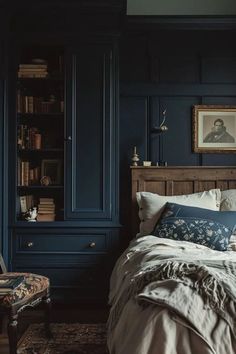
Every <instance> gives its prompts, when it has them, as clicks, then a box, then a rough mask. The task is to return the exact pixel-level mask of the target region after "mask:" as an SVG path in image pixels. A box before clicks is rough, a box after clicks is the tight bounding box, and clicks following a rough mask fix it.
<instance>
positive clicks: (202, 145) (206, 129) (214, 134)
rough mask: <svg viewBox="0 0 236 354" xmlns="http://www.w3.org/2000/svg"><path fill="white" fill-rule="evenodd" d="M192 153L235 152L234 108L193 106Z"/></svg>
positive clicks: (235, 122) (235, 115) (235, 126)
mask: <svg viewBox="0 0 236 354" xmlns="http://www.w3.org/2000/svg"><path fill="white" fill-rule="evenodd" d="M192 119H193V151H194V152H203V153H204V152H205V153H232V152H236V106H219V105H195V106H193V117H192Z"/></svg>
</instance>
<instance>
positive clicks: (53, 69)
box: [16, 45, 64, 221]
mask: <svg viewBox="0 0 236 354" xmlns="http://www.w3.org/2000/svg"><path fill="white" fill-rule="evenodd" d="M16 111H17V127H16V139H17V141H16V145H17V178H16V181H17V200H18V205H17V219H18V220H27V218H29V215H28V214H26V213H27V212H28V211H29V210H30V209H32V208H37V209H35V210H36V211H37V221H56V220H63V219H64V173H63V171H64V53H63V49H61V48H59V47H58V48H57V47H44V46H42V47H40V46H38V45H37V47H33V46H25V47H23V48H22V49H21V52H20V55H19V63H18V67H17V90H16Z"/></svg>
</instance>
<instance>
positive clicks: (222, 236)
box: [153, 203, 236, 251]
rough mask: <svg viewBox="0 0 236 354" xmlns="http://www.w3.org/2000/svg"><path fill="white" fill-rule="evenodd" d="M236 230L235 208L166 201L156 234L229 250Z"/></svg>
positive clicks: (155, 230)
mask: <svg viewBox="0 0 236 354" xmlns="http://www.w3.org/2000/svg"><path fill="white" fill-rule="evenodd" d="M235 229H236V211H212V210H209V209H202V208H195V207H189V206H184V205H180V204H175V203H166V205H165V209H164V211H163V213H162V215H161V218H160V220H159V221H158V223H157V225H156V226H155V228H154V231H153V235H155V236H157V237H163V238H170V239H173V240H179V241H190V242H194V243H198V244H200V245H204V246H207V247H209V248H212V249H214V250H218V251H226V249H227V246H228V243H229V239H230V236H231V235H232V234H233V232H234V230H235Z"/></svg>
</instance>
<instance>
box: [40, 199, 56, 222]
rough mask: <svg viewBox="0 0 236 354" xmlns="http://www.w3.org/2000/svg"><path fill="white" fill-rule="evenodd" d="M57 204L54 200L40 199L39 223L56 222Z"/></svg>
mask: <svg viewBox="0 0 236 354" xmlns="http://www.w3.org/2000/svg"><path fill="white" fill-rule="evenodd" d="M54 220H55V204H54V199H53V198H39V205H38V216H37V221H54Z"/></svg>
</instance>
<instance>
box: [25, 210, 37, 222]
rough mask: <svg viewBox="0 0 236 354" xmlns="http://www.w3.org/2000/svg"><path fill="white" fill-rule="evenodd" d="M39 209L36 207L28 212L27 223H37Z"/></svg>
mask: <svg viewBox="0 0 236 354" xmlns="http://www.w3.org/2000/svg"><path fill="white" fill-rule="evenodd" d="M37 214H38V213H37V208H36V207H33V208H31V209H29V210H28V211H27V213H26V214H25V220H27V221H31V222H32V221H33V222H35V221H36V218H37Z"/></svg>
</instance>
